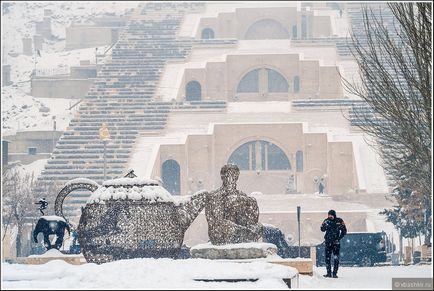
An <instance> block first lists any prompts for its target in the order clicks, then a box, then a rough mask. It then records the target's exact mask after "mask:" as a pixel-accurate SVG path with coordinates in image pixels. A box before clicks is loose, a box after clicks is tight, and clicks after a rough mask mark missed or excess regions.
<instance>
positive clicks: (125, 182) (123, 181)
mask: <svg viewBox="0 0 434 291" xmlns="http://www.w3.org/2000/svg"><path fill="white" fill-rule="evenodd" d="M102 185H103V186H105V187H109V186H140V187H143V186H158V182H157V181H156V180H152V179H140V178H118V179H113V180H108V181H105V182H103V183H102Z"/></svg>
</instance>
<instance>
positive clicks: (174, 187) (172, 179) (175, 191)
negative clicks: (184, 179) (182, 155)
mask: <svg viewBox="0 0 434 291" xmlns="http://www.w3.org/2000/svg"><path fill="white" fill-rule="evenodd" d="M161 178H162V180H163V187H164V188H165V189H166V190H167V191H169V192H170V194H172V195H180V194H181V169H180V166H179V163H178V162H177V161H175V160H167V161H165V162H164V163H163V164H162V165H161Z"/></svg>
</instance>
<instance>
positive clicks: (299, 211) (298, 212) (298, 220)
mask: <svg viewBox="0 0 434 291" xmlns="http://www.w3.org/2000/svg"><path fill="white" fill-rule="evenodd" d="M300 214H301V206H297V225H298V227H297V228H298V257H299V258H301V243H300V241H301V239H300Z"/></svg>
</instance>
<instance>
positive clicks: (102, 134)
mask: <svg viewBox="0 0 434 291" xmlns="http://www.w3.org/2000/svg"><path fill="white" fill-rule="evenodd" d="M99 139H100V140H102V142H103V144H104V155H103V157H104V181H105V179H106V144H107V141H108V140H109V139H110V133H109V131H108V128H107V124H106V123H103V124H102V126H101V128H100V129H99Z"/></svg>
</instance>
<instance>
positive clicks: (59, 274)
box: [2, 259, 432, 290]
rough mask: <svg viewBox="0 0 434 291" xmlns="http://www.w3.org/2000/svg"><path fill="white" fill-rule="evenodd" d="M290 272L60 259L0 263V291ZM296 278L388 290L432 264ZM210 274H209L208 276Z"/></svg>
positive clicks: (266, 277) (307, 285) (249, 285)
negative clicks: (0, 290)
mask: <svg viewBox="0 0 434 291" xmlns="http://www.w3.org/2000/svg"><path fill="white" fill-rule="evenodd" d="M291 271H292V269H291V268H287V267H284V266H280V265H272V264H267V263H265V262H255V263H249V264H246V263H243V264H241V263H240V264H237V263H232V262H218V261H209V260H201V259H190V260H171V259H159V260H155V259H133V260H122V261H116V262H112V263H107V264H103V265H96V264H84V265H81V266H74V265H69V264H68V263H65V262H63V261H60V260H56V261H50V262H48V263H46V264H43V265H23V264H8V263H2V275H3V276H2V288H8V289H10V288H35V287H37V288H41V289H59V288H62V289H65V288H74V289H79V288H89V289H90V288H98V289H101V288H107V289H116V288H121V289H128V288H137V289H162V288H168V289H234V290H236V289H287V287H286V285H285V284H284V283H283V281H282V280H281V279H280V278H281V277H282V276H284V275H287V274H288V272H289V273H290V272H291ZM324 271H325V268H315V269H314V275H313V276H305V275H300V277H299V289H333V290H336V289H356V288H363V289H377V290H378V289H392V278H403V277H406V278H423V277H425V278H426V277H431V278H432V266H395V267H393V266H387V267H369V268H357V267H342V268H340V271H339V278H338V279H332V278H327V279H326V278H323V277H322V275H323V273H324ZM210 274H212V275H211V276H210ZM240 275H241V276H252V277H258V278H259V280H258V281H256V282H238V283H229V282H202V281H194V280H193V278H197V277H201V278H203V279H206V278H211V277H213V276H214V278H226V279H230V278H236V277H239V276H240Z"/></svg>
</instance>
